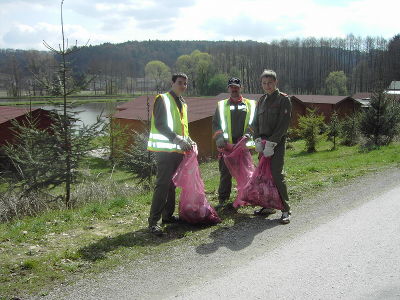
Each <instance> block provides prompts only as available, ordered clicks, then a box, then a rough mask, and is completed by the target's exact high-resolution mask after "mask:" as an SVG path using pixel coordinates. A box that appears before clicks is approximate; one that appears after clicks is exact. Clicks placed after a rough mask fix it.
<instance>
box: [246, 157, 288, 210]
mask: <svg viewBox="0 0 400 300" xmlns="http://www.w3.org/2000/svg"><path fill="white" fill-rule="evenodd" d="M242 196H243V198H242V200H243V201H246V202H247V203H250V204H251V205H258V206H262V207H266V208H276V209H279V210H282V209H283V204H282V200H281V197H280V195H279V192H278V189H277V188H276V185H275V183H274V180H273V178H272V173H271V158H270V157H268V158H267V157H265V156H264V155H262V157H261V159H260V162H259V164H258V167H257V168H256V170H255V171H254V173H253V175H252V176H251V178H250V180H249V181H248V183H247V184H246V186H245V187H244V189H243V193H242Z"/></svg>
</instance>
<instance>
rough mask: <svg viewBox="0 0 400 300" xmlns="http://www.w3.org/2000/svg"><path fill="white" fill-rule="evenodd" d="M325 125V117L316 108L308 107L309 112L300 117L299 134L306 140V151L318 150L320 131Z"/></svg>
mask: <svg viewBox="0 0 400 300" xmlns="http://www.w3.org/2000/svg"><path fill="white" fill-rule="evenodd" d="M323 126H324V117H323V116H322V115H318V114H317V113H316V111H315V109H309V108H307V114H306V115H305V116H301V117H300V118H299V129H298V132H299V135H300V136H301V138H302V139H304V140H305V142H306V151H307V152H309V153H311V152H316V151H317V149H316V146H317V144H318V141H319V133H320V131H321V128H322V127H323Z"/></svg>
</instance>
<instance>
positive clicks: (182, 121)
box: [147, 93, 189, 153]
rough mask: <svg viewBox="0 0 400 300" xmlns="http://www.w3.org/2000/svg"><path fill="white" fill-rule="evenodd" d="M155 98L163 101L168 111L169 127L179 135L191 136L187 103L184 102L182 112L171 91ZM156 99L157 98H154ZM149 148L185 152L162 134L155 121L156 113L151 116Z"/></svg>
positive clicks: (157, 150)
mask: <svg viewBox="0 0 400 300" xmlns="http://www.w3.org/2000/svg"><path fill="white" fill-rule="evenodd" d="M160 96H161V97H158V96H156V98H155V99H159V100H158V101H163V102H164V105H165V108H166V112H167V123H168V127H169V128H170V129H171V130H172V131H173V132H174V133H176V134H177V135H180V136H189V129H188V118H187V105H186V103H182V113H181V112H180V111H179V108H178V105H177V104H176V102H175V99H174V97H173V96H172V95H171V94H170V93H165V94H160ZM154 101H155V100H154ZM147 150H149V151H155V152H179V153H183V151H182V150H181V147H180V146H179V145H177V144H174V143H172V142H171V141H170V140H169V139H168V138H167V137H166V136H165V135H163V134H161V133H160V132H159V131H158V130H157V128H156V126H155V121H154V113H153V114H152V117H151V129H150V135H149V141H148V142H147Z"/></svg>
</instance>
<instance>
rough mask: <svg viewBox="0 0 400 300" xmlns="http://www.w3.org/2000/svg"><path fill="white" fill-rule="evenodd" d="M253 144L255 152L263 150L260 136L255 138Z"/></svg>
mask: <svg viewBox="0 0 400 300" xmlns="http://www.w3.org/2000/svg"><path fill="white" fill-rule="evenodd" d="M254 145H255V150H256V152H258V153H261V152H263V150H264V145H263V143H262V140H261V138H256V139H255V141H254Z"/></svg>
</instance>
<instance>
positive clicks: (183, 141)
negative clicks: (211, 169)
mask: <svg viewBox="0 0 400 300" xmlns="http://www.w3.org/2000/svg"><path fill="white" fill-rule="evenodd" d="M172 142H173V143H174V144H177V145H178V146H179V147H181V149H182V150H183V151H185V152H186V151H190V150H192V145H191V144H190V143H189V142H188V141H187V140H186V139H185V138H183V137H182V136H180V135H177V136H176V137H175V138H174V139H173V141H172Z"/></svg>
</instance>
